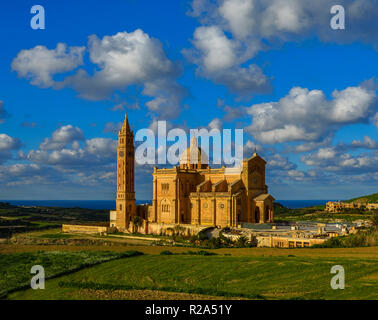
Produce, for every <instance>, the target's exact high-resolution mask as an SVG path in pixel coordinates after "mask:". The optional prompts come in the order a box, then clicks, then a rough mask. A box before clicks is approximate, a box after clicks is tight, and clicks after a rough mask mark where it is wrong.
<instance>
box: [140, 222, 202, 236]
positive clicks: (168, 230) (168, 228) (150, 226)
mask: <svg viewBox="0 0 378 320" xmlns="http://www.w3.org/2000/svg"><path fill="white" fill-rule="evenodd" d="M206 228H207V226H200V225H193V224H180V225H177V224H170V223H154V222H147V227H145V230H146V232H147V233H148V234H157V235H160V234H163V235H173V234H180V235H185V236H187V235H196V234H198V232H200V231H201V230H203V229H206Z"/></svg>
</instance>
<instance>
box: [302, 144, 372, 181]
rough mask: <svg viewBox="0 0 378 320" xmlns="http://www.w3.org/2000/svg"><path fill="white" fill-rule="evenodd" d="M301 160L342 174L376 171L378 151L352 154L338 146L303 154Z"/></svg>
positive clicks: (309, 164)
mask: <svg viewBox="0 0 378 320" xmlns="http://www.w3.org/2000/svg"><path fill="white" fill-rule="evenodd" d="M301 160H302V161H303V162H304V163H305V164H306V165H308V166H314V167H316V168H321V169H323V170H326V171H329V172H338V173H340V174H346V175H349V174H363V173H368V172H372V173H376V172H377V163H378V153H377V152H376V151H372V152H370V153H362V154H358V155H351V154H349V153H345V152H343V151H341V150H338V149H337V147H330V148H321V149H319V150H318V151H316V152H314V153H311V154H308V155H305V156H302V157H301Z"/></svg>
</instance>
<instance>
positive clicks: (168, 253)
mask: <svg viewBox="0 0 378 320" xmlns="http://www.w3.org/2000/svg"><path fill="white" fill-rule="evenodd" d="M160 254H161V255H162V256H170V255H173V252H171V251H169V250H164V251H162V252H160Z"/></svg>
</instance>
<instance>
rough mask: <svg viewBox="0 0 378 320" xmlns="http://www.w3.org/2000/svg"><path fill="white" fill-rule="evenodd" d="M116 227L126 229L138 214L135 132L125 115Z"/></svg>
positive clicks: (119, 150)
mask: <svg viewBox="0 0 378 320" xmlns="http://www.w3.org/2000/svg"><path fill="white" fill-rule="evenodd" d="M116 206H117V208H116V211H117V216H116V227H117V228H118V229H120V230H126V229H127V228H128V227H129V223H130V220H131V218H132V217H133V216H134V215H135V214H136V204H135V191H134V134H133V132H132V131H131V130H130V125H129V122H128V120H127V115H125V120H124V122H123V125H122V128H121V130H119V131H118V148H117V200H116Z"/></svg>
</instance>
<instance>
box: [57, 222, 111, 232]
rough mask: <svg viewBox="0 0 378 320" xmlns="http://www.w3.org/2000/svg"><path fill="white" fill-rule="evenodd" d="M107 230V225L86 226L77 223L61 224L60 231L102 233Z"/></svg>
mask: <svg viewBox="0 0 378 320" xmlns="http://www.w3.org/2000/svg"><path fill="white" fill-rule="evenodd" d="M108 231H109V227H101V226H86V225H78V224H63V225H62V232H67V233H87V234H95V233H100V234H104V233H107V232H108Z"/></svg>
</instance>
